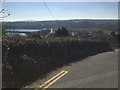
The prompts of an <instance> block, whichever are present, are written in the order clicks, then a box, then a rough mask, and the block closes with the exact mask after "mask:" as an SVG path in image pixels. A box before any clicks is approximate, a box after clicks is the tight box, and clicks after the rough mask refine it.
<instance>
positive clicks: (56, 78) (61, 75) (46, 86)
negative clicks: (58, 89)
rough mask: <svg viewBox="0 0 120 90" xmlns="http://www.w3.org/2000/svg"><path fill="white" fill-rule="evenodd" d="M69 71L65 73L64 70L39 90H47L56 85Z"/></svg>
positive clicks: (39, 87)
mask: <svg viewBox="0 0 120 90" xmlns="http://www.w3.org/2000/svg"><path fill="white" fill-rule="evenodd" d="M67 73H68V71H64V70H62V71H61V72H60V73H58V74H57V75H55V76H53V77H52V78H51V79H49V80H48V81H46V82H45V83H44V84H42V85H40V86H38V88H37V89H36V90H38V89H40V90H45V89H46V88H48V87H49V86H51V85H52V84H54V83H55V82H56V81H57V80H59V79H60V78H62V77H63V76H64V75H65V74H67Z"/></svg>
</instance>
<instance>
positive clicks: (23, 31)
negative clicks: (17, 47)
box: [6, 29, 41, 36]
mask: <svg viewBox="0 0 120 90" xmlns="http://www.w3.org/2000/svg"><path fill="white" fill-rule="evenodd" d="M6 31H12V33H7V34H8V35H15V34H18V33H15V32H14V31H18V32H19V35H22V36H26V33H27V32H38V31H41V30H40V29H7V30H6ZM13 32H14V33H13ZM25 32H26V33H25Z"/></svg>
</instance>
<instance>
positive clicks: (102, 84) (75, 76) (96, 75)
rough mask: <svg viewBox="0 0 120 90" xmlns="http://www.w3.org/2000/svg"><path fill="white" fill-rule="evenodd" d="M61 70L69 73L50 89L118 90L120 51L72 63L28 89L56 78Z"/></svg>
mask: <svg viewBox="0 0 120 90" xmlns="http://www.w3.org/2000/svg"><path fill="white" fill-rule="evenodd" d="M60 70H65V71H67V74H65V75H64V76H63V77H61V78H60V79H59V80H56V81H55V82H54V83H53V84H52V85H50V86H49V88H118V50H116V51H112V52H105V53H102V54H97V55H94V56H90V57H88V58H85V59H83V60H82V61H79V62H76V63H71V64H70V65H69V66H64V67H62V68H59V69H58V70H56V71H53V72H51V73H50V74H49V75H48V76H47V77H46V78H44V79H42V80H37V81H36V82H34V83H32V84H31V85H29V86H28V87H32V88H36V87H39V86H40V85H41V84H43V83H44V82H46V81H47V80H49V79H50V78H52V77H54V76H55V75H56V74H57V73H59V72H60Z"/></svg>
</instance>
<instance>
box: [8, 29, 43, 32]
mask: <svg viewBox="0 0 120 90" xmlns="http://www.w3.org/2000/svg"><path fill="white" fill-rule="evenodd" d="M7 31H18V32H37V31H41V30H40V29H7Z"/></svg>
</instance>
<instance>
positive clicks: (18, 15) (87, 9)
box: [2, 2, 118, 21]
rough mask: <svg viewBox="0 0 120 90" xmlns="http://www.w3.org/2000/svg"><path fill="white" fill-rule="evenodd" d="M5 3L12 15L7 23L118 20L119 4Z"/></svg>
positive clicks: (4, 5)
mask: <svg viewBox="0 0 120 90" xmlns="http://www.w3.org/2000/svg"><path fill="white" fill-rule="evenodd" d="M46 5H47V7H48V8H49V9H50V11H51V13H52V14H53V16H54V17H55V18H53V17H52V16H51V14H50V13H49V11H48V10H47V8H46V7H45V5H44V3H43V2H5V3H3V4H2V8H4V9H7V10H8V11H10V13H11V15H10V16H9V17H7V18H5V19H4V20H5V21H22V20H37V21H39V20H40V21H42V20H54V19H59V20H66V19H117V18H118V3H117V2H46Z"/></svg>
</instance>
